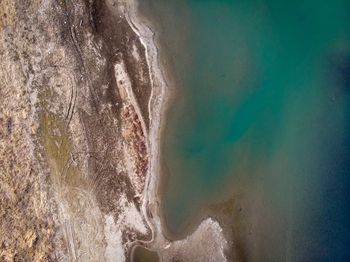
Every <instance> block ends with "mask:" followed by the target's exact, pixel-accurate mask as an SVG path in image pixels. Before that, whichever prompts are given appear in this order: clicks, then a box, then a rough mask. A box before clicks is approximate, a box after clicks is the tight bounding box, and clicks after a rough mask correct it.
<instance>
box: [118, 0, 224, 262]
mask: <svg viewBox="0 0 350 262" xmlns="http://www.w3.org/2000/svg"><path fill="white" fill-rule="evenodd" d="M123 8H125V11H126V19H127V21H128V22H129V23H130V25H131V27H132V28H133V30H134V31H135V32H136V34H137V35H138V36H139V38H140V40H141V42H142V44H143V45H144V46H145V49H146V58H147V61H148V66H149V69H150V70H149V71H150V77H151V79H152V82H151V83H152V93H151V94H152V95H151V99H150V101H149V115H150V131H149V144H150V156H151V158H150V164H149V165H150V168H149V173H148V176H147V182H146V188H145V192H144V199H145V205H144V206H143V211H144V215H145V216H146V217H147V221H148V222H149V223H150V227H151V229H152V230H153V233H152V236H153V237H152V240H151V241H150V242H148V243H144V244H146V245H147V246H148V247H151V248H152V249H153V250H156V251H157V252H158V254H159V256H160V259H161V261H174V259H180V260H179V261H226V257H225V255H224V251H225V249H226V248H227V241H226V240H225V238H224V236H223V232H222V228H221V227H220V225H219V223H218V222H216V221H214V220H213V219H212V218H207V219H205V220H204V221H203V222H202V223H201V224H200V225H199V227H198V228H197V229H196V230H195V232H193V233H192V234H191V235H189V236H188V237H186V238H185V239H183V240H179V241H175V242H171V241H169V240H168V239H166V238H165V236H164V235H163V230H162V224H161V219H160V210H159V198H158V195H157V192H158V187H159V185H160V184H159V179H160V168H159V152H160V135H161V121H162V118H163V112H164V107H165V103H166V94H167V92H166V91H167V83H166V81H165V77H164V76H163V73H162V69H161V68H160V66H159V62H158V61H159V60H158V50H157V47H156V45H155V41H154V32H153V31H152V30H151V29H150V28H149V27H148V26H147V25H145V24H144V23H142V22H141V21H140V19H139V18H138V13H137V2H136V1H134V0H131V1H127V2H126V3H125V4H124V5H123ZM150 214H151V215H150ZM194 250H197V251H198V252H194Z"/></svg>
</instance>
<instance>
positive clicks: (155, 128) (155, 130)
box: [126, 0, 168, 246]
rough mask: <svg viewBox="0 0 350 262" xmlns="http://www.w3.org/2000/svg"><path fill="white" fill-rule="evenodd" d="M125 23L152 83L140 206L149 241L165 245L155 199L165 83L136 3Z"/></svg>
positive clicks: (149, 32)
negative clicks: (136, 39)
mask: <svg viewBox="0 0 350 262" xmlns="http://www.w3.org/2000/svg"><path fill="white" fill-rule="evenodd" d="M126 19H127V21H128V22H129V24H130V26H131V27H132V29H133V30H134V31H135V33H136V34H137V35H138V36H139V38H140V41H141V43H142V44H143V45H144V47H145V50H146V59H147V62H148V67H149V70H150V79H151V83H152V91H151V98H150V101H149V104H148V110H149V116H150V129H149V141H148V144H149V150H150V163H149V169H148V170H149V171H148V174H147V178H146V186H145V189H144V192H143V194H144V201H143V205H142V209H143V213H144V215H145V217H146V219H147V221H148V223H149V226H150V227H151V228H152V239H151V241H150V242H153V243H154V244H155V245H157V246H158V245H160V244H163V245H164V244H165V243H167V242H168V241H167V240H165V238H164V237H163V233H162V231H163V230H162V226H161V219H160V214H159V205H158V204H157V203H159V199H158V195H157V191H158V187H159V183H160V174H159V171H160V166H159V152H160V135H161V130H162V124H161V123H162V118H163V114H164V110H165V101H166V89H167V85H166V81H165V78H164V76H163V73H162V70H161V68H160V67H159V65H158V49H157V47H156V44H155V41H154V32H153V31H152V30H151V29H150V28H149V27H147V26H146V25H144V24H143V23H141V21H139V18H138V13H137V2H136V1H134V0H133V1H129V2H128V3H127V12H126ZM147 209H150V210H151V212H152V221H150V218H149V216H148V215H147V214H148V211H147Z"/></svg>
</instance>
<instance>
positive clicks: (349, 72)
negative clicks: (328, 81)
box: [331, 54, 350, 92]
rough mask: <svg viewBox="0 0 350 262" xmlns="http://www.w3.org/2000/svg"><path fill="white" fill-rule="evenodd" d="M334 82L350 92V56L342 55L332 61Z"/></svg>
mask: <svg viewBox="0 0 350 262" xmlns="http://www.w3.org/2000/svg"><path fill="white" fill-rule="evenodd" d="M331 67H332V70H331V71H332V73H333V77H334V80H335V81H336V83H337V86H338V87H340V88H341V90H343V91H345V92H349V91H350V54H340V55H337V56H335V57H333V59H332V60H331Z"/></svg>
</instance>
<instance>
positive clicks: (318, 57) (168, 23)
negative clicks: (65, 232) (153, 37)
mask: <svg viewBox="0 0 350 262" xmlns="http://www.w3.org/2000/svg"><path fill="white" fill-rule="evenodd" d="M141 10H143V11H144V13H145V14H146V15H148V16H149V17H151V19H154V24H155V26H156V28H157V31H158V37H159V40H160V43H161V45H162V47H163V51H164V54H165V56H164V57H166V58H165V59H166V60H167V61H168V63H169V68H170V70H171V71H172V73H173V75H174V77H175V79H176V87H175V98H174V102H173V103H172V104H171V106H170V109H169V112H168V114H167V119H166V128H165V131H164V145H163V160H164V172H163V180H164V181H165V182H164V183H165V187H164V192H163V194H162V196H163V200H162V206H163V212H164V217H165V221H166V226H167V228H168V230H169V231H170V232H172V233H173V234H175V235H176V234H181V232H183V231H184V230H185V229H186V226H187V225H188V223H189V222H190V221H191V218H193V217H194V216H195V214H196V213H197V212H198V211H199V210H200V209H201V208H203V207H205V206H207V205H208V204H212V205H215V204H220V203H222V202H224V201H226V200H228V199H233V201H234V203H235V204H234V207H236V206H239V210H240V211H239V212H241V211H242V210H243V211H242V213H239V214H238V211H237V213H235V212H233V217H232V227H233V228H234V230H233V235H234V237H235V238H236V239H237V243H236V244H237V245H239V246H240V248H239V249H240V251H237V250H238V248H235V247H234V245H235V244H234V245H233V247H232V249H233V252H237V254H236V257H237V258H239V260H241V261H350V249H349V248H348V247H349V246H350V208H349V203H348V202H349V199H350V198H349V197H350V193H349V192H350V191H349V190H350V177H349V175H350V172H349V164H350V144H349V135H348V134H349V119H350V118H349V117H350V115H349V113H350V112H349V105H350V45H349V44H350V26H349V25H350V2H349V1H345V0H344V1H341V0H333V1H314V0H313V1H310V0H305V1H272V0H270V1H268V0H266V1H263V0H261V1H253V0H247V1H233V0H232V1H229V0H226V1H224V0H221V1H220V0H217V1H214V0H186V1H185V0H183V1H170V0H163V1H161V0H148V1H142V3H141ZM238 253H239V254H238Z"/></svg>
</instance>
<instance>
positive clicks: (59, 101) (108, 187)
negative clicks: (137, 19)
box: [0, 0, 151, 261]
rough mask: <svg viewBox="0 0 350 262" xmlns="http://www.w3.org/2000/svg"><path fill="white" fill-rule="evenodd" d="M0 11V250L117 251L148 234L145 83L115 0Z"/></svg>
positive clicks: (80, 256) (48, 256) (141, 60)
mask: <svg viewBox="0 0 350 262" xmlns="http://www.w3.org/2000/svg"><path fill="white" fill-rule="evenodd" d="M0 10H1V11H0V12H1V16H0V37H1V38H0V45H1V47H0V56H1V71H0V86H1V88H0V92H1V96H0V100H1V101H0V108H1V114H0V117H1V118H0V119H1V125H0V128H1V129H0V130H1V133H0V136H1V140H0V150H1V159H0V168H1V176H0V195H1V202H0V219H1V223H0V226H1V227H0V229H1V231H0V232H1V233H0V246H1V249H0V260H1V261H45V260H52V261H55V260H57V261H66V260H71V259H72V260H80V261H101V258H102V257H104V258H105V260H111V259H112V257H113V256H115V255H116V254H118V255H119V256H122V257H123V256H126V255H127V254H124V252H125V250H127V249H126V248H125V249H121V248H122V247H123V246H125V245H130V244H131V243H132V242H133V241H134V240H136V239H148V238H149V237H150V234H149V233H150V232H149V228H148V226H147V224H146V223H145V221H144V217H143V216H142V214H141V212H140V207H141V202H142V199H141V193H142V190H143V189H144V183H145V176H146V173H147V166H148V160H147V157H148V156H147V154H148V152H147V148H146V143H148V142H147V141H146V136H145V135H144V134H145V133H146V132H147V128H148V125H149V121H148V120H147V119H148V101H149V98H150V93H151V90H150V87H151V85H150V79H149V73H148V68H147V64H146V60H145V50H144V48H143V46H142V45H141V43H140V41H139V39H138V37H137V36H136V35H135V33H134V32H133V31H132V30H131V28H130V26H129V25H128V23H127V21H126V19H125V18H124V15H123V12H124V10H123V3H120V2H119V3H116V2H113V1H109V2H108V1H107V2H103V1H94V2H92V1H90V2H89V1H63V0H62V1H61V0H60V1H1V3H0ZM117 63H123V70H124V71H123V73H124V74H125V76H122V77H123V78H127V81H129V82H130V83H132V86H133V89H132V94H133V99H134V101H133V102H132V103H130V102H129V99H128V97H122V96H123V94H121V93H120V92H123V91H122V90H121V89H123V87H122V86H123V83H122V82H123V81H124V80H123V79H118V81H119V82H118V83H117V79H116V73H115V66H114V65H115V64H117ZM117 77H118V76H117ZM124 92H125V91H124ZM136 110H138V111H136ZM141 112H142V113H141ZM141 114H142V115H141ZM141 119H142V121H143V123H142V125H141ZM143 119H144V120H143ZM110 232H113V233H114V234H111V233H110ZM118 252H119V253H118Z"/></svg>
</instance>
